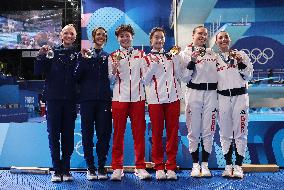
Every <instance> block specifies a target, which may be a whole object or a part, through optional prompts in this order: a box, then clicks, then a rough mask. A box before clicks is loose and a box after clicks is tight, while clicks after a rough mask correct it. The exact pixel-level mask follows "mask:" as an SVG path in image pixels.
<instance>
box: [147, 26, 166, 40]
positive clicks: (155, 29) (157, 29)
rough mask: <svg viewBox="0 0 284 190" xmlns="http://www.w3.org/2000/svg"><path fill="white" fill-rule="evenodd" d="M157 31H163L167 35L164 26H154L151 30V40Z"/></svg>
mask: <svg viewBox="0 0 284 190" xmlns="http://www.w3.org/2000/svg"><path fill="white" fill-rule="evenodd" d="M157 31H160V32H163V33H164V35H166V31H165V30H164V29H163V28H162V27H155V28H152V30H151V32H150V34H149V35H150V40H151V39H152V37H153V35H154V33H155V32H157Z"/></svg>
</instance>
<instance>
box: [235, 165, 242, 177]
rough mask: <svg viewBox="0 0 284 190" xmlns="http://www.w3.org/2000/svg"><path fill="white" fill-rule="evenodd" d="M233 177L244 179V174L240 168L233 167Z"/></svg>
mask: <svg viewBox="0 0 284 190" xmlns="http://www.w3.org/2000/svg"><path fill="white" fill-rule="evenodd" d="M233 177H235V178H240V179H242V178H244V172H243V169H242V167H241V166H238V165H235V166H234V170H233Z"/></svg>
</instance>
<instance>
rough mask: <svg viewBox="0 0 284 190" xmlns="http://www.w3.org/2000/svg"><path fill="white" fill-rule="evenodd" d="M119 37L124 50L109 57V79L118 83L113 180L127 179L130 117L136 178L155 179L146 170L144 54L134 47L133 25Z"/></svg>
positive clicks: (124, 28) (123, 27) (122, 28)
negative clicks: (125, 161)
mask: <svg viewBox="0 0 284 190" xmlns="http://www.w3.org/2000/svg"><path fill="white" fill-rule="evenodd" d="M115 35H116V37H117V40H118V42H119V44H120V48H119V49H118V50H116V51H115V52H113V53H112V54H111V55H110V57H109V77H110V79H111V82H114V88H113V99H112V117H113V127H114V134H113V146H112V168H113V174H112V176H111V180H121V177H122V176H123V148H124V147H123V142H124V133H125V128H126V121H127V117H128V116H129V117H130V120H131V128H132V134H133V139H134V150H135V166H136V170H135V174H136V175H137V176H138V177H139V178H140V179H149V178H150V177H151V176H150V174H149V173H148V172H147V171H146V170H145V168H146V164H145V130H146V122H145V92H144V85H143V83H142V81H143V73H142V72H143V69H142V68H143V65H145V64H146V60H145V58H144V53H143V51H140V50H137V49H134V48H133V47H132V41H133V35H134V30H133V28H132V27H131V26H130V25H121V26H119V27H118V28H117V29H116V31H115Z"/></svg>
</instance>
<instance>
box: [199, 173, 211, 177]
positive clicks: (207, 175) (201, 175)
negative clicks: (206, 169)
mask: <svg viewBox="0 0 284 190" xmlns="http://www.w3.org/2000/svg"><path fill="white" fill-rule="evenodd" d="M200 177H212V175H211V174H210V175H209V174H206V175H203V174H200Z"/></svg>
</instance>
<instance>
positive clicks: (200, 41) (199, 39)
mask: <svg viewBox="0 0 284 190" xmlns="http://www.w3.org/2000/svg"><path fill="white" fill-rule="evenodd" d="M207 37H208V33H207V29H206V28H203V27H200V28H196V29H195V33H194V34H193V35H192V39H193V45H194V46H200V47H201V46H203V45H204V44H206V41H207Z"/></svg>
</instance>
